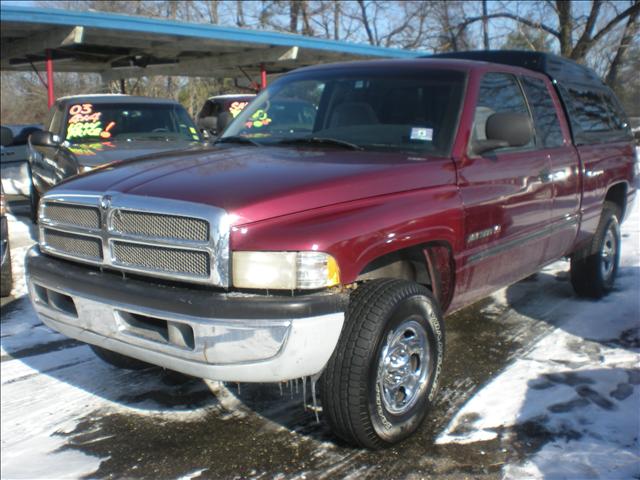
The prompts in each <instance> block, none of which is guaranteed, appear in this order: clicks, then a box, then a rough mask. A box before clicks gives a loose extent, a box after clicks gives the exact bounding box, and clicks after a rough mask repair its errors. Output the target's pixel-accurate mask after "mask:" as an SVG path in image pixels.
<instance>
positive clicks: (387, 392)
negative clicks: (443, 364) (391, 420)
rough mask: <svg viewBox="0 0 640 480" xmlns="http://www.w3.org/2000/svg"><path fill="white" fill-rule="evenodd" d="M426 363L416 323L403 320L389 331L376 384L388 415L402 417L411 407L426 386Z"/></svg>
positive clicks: (422, 333)
mask: <svg viewBox="0 0 640 480" xmlns="http://www.w3.org/2000/svg"><path fill="white" fill-rule="evenodd" d="M429 364H430V352H429V343H428V339H427V332H426V330H425V328H424V327H423V326H422V325H421V324H420V323H418V322H417V321H415V320H407V321H405V322H404V323H402V324H401V325H399V326H398V328H396V329H395V330H393V331H391V332H389V335H388V336H387V342H386V344H385V346H384V347H383V348H382V351H381V354H380V363H379V367H378V375H377V379H376V381H377V383H378V387H379V389H380V392H381V397H382V402H383V404H384V406H385V408H386V409H387V410H388V411H389V412H390V413H392V414H394V415H402V414H404V413H406V412H407V411H409V410H410V409H411V407H413V406H414V405H415V403H416V402H417V401H418V399H419V398H420V394H421V393H422V392H424V390H425V387H426V385H427V381H428V379H429Z"/></svg>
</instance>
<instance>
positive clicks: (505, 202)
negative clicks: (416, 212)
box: [458, 72, 553, 303]
mask: <svg viewBox="0 0 640 480" xmlns="http://www.w3.org/2000/svg"><path fill="white" fill-rule="evenodd" d="M499 112H515V113H524V114H526V115H530V112H529V108H528V106H527V103H526V101H525V97H524V95H523V92H522V88H521V85H520V82H519V80H518V79H517V78H516V77H515V76H514V75H511V74H508V73H497V72H490V73H486V74H484V76H483V77H482V79H481V81H480V85H479V91H478V101H477V103H476V108H475V114H474V123H473V129H472V135H471V140H470V142H471V147H473V145H474V142H481V141H482V140H486V135H485V126H486V122H487V119H488V118H489V117H490V116H491V115H492V114H494V113H499ZM532 124H533V120H532ZM550 168H551V164H550V158H549V156H548V155H546V154H545V153H544V152H541V151H540V150H539V149H538V148H537V147H536V140H535V138H534V139H532V140H531V141H530V142H529V144H527V145H525V146H523V147H517V148H513V147H509V148H499V149H496V150H491V151H489V152H487V153H484V154H482V155H472V154H471V155H469V156H468V157H466V158H464V159H463V160H462V161H461V163H460V165H459V168H458V179H459V188H460V195H461V198H462V202H463V205H464V209H465V232H464V239H465V250H464V253H463V254H462V256H461V258H459V259H458V261H459V262H460V264H461V268H459V276H458V289H459V290H458V291H459V293H460V295H461V298H460V302H461V303H469V302H470V301H473V300H475V299H478V298H481V297H484V296H486V295H487V294H488V293H490V292H492V291H495V290H496V289H498V288H500V287H503V286H505V285H508V284H509V283H512V282H514V281H517V280H518V279H520V278H523V277H525V276H527V275H529V274H531V273H533V272H535V271H536V270H537V269H538V268H539V266H540V265H541V264H542V262H543V258H544V251H545V243H546V236H545V228H546V227H547V225H548V222H549V216H550V211H551V206H552V202H553V191H552V187H551V183H549V182H548V181H547V180H546V177H545V175H548V172H549V171H550Z"/></svg>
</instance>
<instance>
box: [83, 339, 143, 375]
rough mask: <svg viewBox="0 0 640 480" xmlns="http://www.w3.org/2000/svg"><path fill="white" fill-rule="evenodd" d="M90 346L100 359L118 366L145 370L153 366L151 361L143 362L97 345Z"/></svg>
mask: <svg viewBox="0 0 640 480" xmlns="http://www.w3.org/2000/svg"><path fill="white" fill-rule="evenodd" d="M89 346H90V347H91V350H93V353H95V354H96V356H97V357H98V358H99V359H100V360H102V361H103V362H106V363H108V364H109V365H113V366H114V367H117V368H124V369H125V370H144V369H145V368H152V367H153V365H151V364H150V363H147V362H143V361H142V360H138V359H135V358H131V357H127V356H125V355H121V354H119V353H116V352H112V351H111V350H106V349H104V348H102V347H97V346H95V345H89Z"/></svg>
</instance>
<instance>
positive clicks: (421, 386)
mask: <svg viewBox="0 0 640 480" xmlns="http://www.w3.org/2000/svg"><path fill="white" fill-rule="evenodd" d="M443 356H444V329H443V323H442V314H441V312H440V308H439V306H438V303H437V301H436V300H435V298H434V297H433V295H432V293H431V292H430V291H429V290H428V289H427V288H425V287H423V286H421V285H418V284H416V283H413V282H408V281H404V280H390V279H383V280H374V281H371V282H367V283H365V284H363V285H362V286H360V287H358V288H357V289H356V290H355V291H354V293H353V294H352V295H351V298H350V300H349V307H348V310H347V316H346V320H345V326H344V330H343V332H342V335H341V336H340V340H339V341H338V345H337V346H336V349H335V351H334V352H333V355H332V357H331V359H330V360H329V363H328V364H327V367H326V369H325V371H324V373H323V375H322V378H321V398H322V406H323V412H324V415H325V417H326V419H327V421H328V423H329V425H330V426H331V427H332V429H333V431H334V432H335V433H336V434H337V435H338V436H339V437H341V438H342V439H343V440H345V441H347V442H349V443H352V444H355V445H358V446H363V447H366V448H382V447H386V446H390V445H392V444H394V443H397V442H399V441H401V440H403V439H404V438H406V437H408V436H409V435H411V434H412V433H413V432H415V431H416V430H417V429H418V427H419V426H420V424H421V423H422V420H423V419H424V417H425V415H426V413H427V411H428V410H429V408H430V406H431V403H432V401H433V399H434V396H435V393H436V391H437V385H438V377H439V375H440V371H441V368H442V361H443Z"/></svg>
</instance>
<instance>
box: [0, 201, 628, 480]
mask: <svg viewBox="0 0 640 480" xmlns="http://www.w3.org/2000/svg"><path fill="white" fill-rule="evenodd" d="M638 207H639V206H638V202H636V208H635V209H634V212H633V216H632V217H631V218H630V219H628V220H627V222H625V224H624V225H623V237H624V238H623V250H622V251H623V257H622V265H621V269H620V272H619V279H618V283H617V287H616V291H615V292H613V293H612V294H611V295H610V296H609V297H607V298H606V299H604V300H602V301H599V302H592V301H587V300H578V299H576V298H575V297H573V296H571V294H568V295H566V296H564V297H558V300H557V301H556V300H555V297H554V296H553V295H549V294H544V295H540V298H543V299H546V300H543V301H546V302H548V305H544V308H537V307H536V309H537V310H536V311H542V310H544V312H545V315H546V316H545V315H542V316H540V318H538V315H532V314H531V311H529V312H527V311H525V309H520V310H519V306H518V305H519V303H518V302H519V301H518V300H514V299H513V298H512V297H511V298H510V295H509V290H507V289H504V290H501V291H500V292H497V293H496V294H495V295H494V296H493V297H492V301H491V303H490V304H489V305H488V306H487V307H486V308H485V310H491V309H494V310H495V311H496V312H497V313H500V314H501V315H502V313H501V312H503V310H506V313H504V315H507V316H508V317H509V318H511V321H512V323H513V322H520V323H518V324H517V325H518V327H517V328H515V329H513V332H515V333H516V334H517V333H518V332H519V331H520V330H518V328H520V327H519V326H520V325H522V328H523V329H526V328H532V327H531V326H532V325H536V324H538V325H540V324H543V323H545V322H547V323H548V325H546V324H545V325H544V327H545V328H541V329H540V332H543V333H541V334H540V335H538V334H537V333H536V334H535V335H529V336H527V335H525V334H524V333H523V334H522V335H521V336H522V343H523V344H524V346H523V347H522V349H519V350H517V351H515V352H513V354H514V355H515V357H509V358H515V360H513V361H511V363H509V364H508V365H507V366H506V367H504V368H503V369H502V371H501V372H498V373H497V374H496V376H494V377H493V378H492V379H491V380H490V381H489V382H488V383H487V384H486V385H485V386H484V387H482V388H479V389H475V387H474V386H473V384H471V386H469V387H468V388H471V389H475V394H474V395H473V396H472V397H471V398H470V399H469V400H468V401H467V402H466V404H465V405H464V406H463V407H462V408H460V409H459V410H458V411H457V412H456V409H457V408H458V404H457V403H456V402H449V403H450V404H451V408H452V411H453V412H454V413H453V414H452V415H454V416H453V418H452V420H451V422H450V423H449V425H448V426H447V427H446V428H445V429H444V431H442V432H441V434H440V435H439V436H438V437H437V440H436V441H437V442H438V443H439V444H453V445H455V444H460V443H464V444H466V445H467V448H468V447H469V446H474V445H477V447H476V448H477V450H478V451H480V450H483V449H486V448H487V446H488V445H489V444H490V443H491V442H488V443H487V442H486V440H491V439H498V440H499V445H500V446H499V447H498V448H505V449H508V450H509V455H508V459H509V461H508V462H507V464H506V465H505V466H504V468H503V470H502V474H503V476H504V477H505V478H509V479H511V478H572V479H581V480H582V479H586V478H600V479H603V480H605V479H606V480H609V479H613V478H632V477H634V476H636V478H640V452H639V443H638V436H639V433H640V432H639V430H640V424H639V421H640V420H639V418H640V413H639V412H640V409H639V407H640V345H639V344H640V339H639V336H640V335H639V327H640V324H639V323H640V208H638ZM24 221H25V219H20V218H19V219H16V218H14V217H11V218H10V235H11V242H12V254H13V269H14V280H15V287H14V292H13V293H14V296H15V297H16V300H14V301H13V302H12V303H11V305H9V307H8V308H5V306H3V317H2V349H1V361H0V376H1V382H2V388H1V389H0V396H1V409H0V410H1V415H0V422H1V430H2V435H1V446H2V448H1V471H2V474H1V475H2V478H7V479H18V478H29V479H32V478H33V479H35V478H78V477H83V476H95V474H96V472H97V471H98V469H99V468H100V466H101V463H104V462H107V461H108V460H109V459H112V458H111V457H116V456H117V454H116V453H114V452H112V451H111V450H110V449H106V450H105V449H103V450H100V451H101V452H104V453H103V454H102V455H99V454H93V455H92V454H89V453H86V452H88V451H91V449H79V448H74V447H75V446H78V445H79V443H74V442H84V445H87V444H90V443H91V442H95V443H96V444H98V443H100V442H103V443H104V437H105V435H114V434H113V433H105V431H104V430H101V428H100V426H99V425H100V424H101V423H100V421H99V420H100V419H101V418H104V417H105V416H108V415H110V414H112V413H119V414H124V415H126V416H129V417H131V416H137V417H138V418H142V417H144V418H151V419H152V420H153V422H163V419H167V418H171V419H172V420H179V421H186V422H190V421H194V422H196V423H195V424H194V425H197V422H199V421H201V420H202V416H204V415H207V414H208V412H211V411H212V410H213V409H215V408H217V407H216V405H217V404H216V403H215V401H214V400H213V396H211V400H204V401H201V402H200V403H197V404H196V405H195V406H194V405H191V404H190V405H186V404H180V405H177V406H175V405H169V406H167V404H159V403H158V402H157V401H155V400H154V399H153V398H154V397H153V395H151V394H153V393H158V392H159V393H158V394H159V395H160V396H166V395H167V394H168V395H171V388H170V387H167V385H166V384H164V383H163V382H162V381H161V380H160V379H158V378H157V376H155V375H149V374H146V375H145V374H144V373H140V372H128V371H120V370H117V369H115V368H112V367H110V366H107V365H106V364H104V363H102V362H101V361H100V360H98V359H97V358H96V357H95V356H94V355H93V353H92V352H91V350H90V349H89V348H88V347H87V346H84V345H80V344H78V343H76V342H74V341H72V340H69V339H66V338H65V337H63V336H61V335H59V334H57V333H55V332H53V331H51V330H49V329H48V328H47V327H45V326H44V325H42V323H41V322H40V321H39V320H38V319H37V317H36V315H35V313H34V311H33V309H32V307H31V305H30V303H29V301H28V299H27V297H26V296H25V293H26V289H25V286H24V269H23V258H24V254H25V252H26V250H27V248H28V245H29V244H31V243H33V239H32V235H33V229H29V228H28V227H27V226H26V223H23V222H24ZM566 268H567V264H566V262H558V263H556V264H554V265H551V266H549V267H547V268H546V269H545V270H544V271H543V274H542V276H545V274H546V276H545V280H544V282H546V283H544V282H543V281H539V282H533V283H529V284H527V283H524V284H520V286H519V287H518V292H520V294H523V292H524V295H530V296H532V298H533V300H532V303H533V304H535V303H536V302H538V300H537V298H538V297H537V296H536V293H538V294H539V293H540V292H537V290H536V289H537V288H539V285H540V284H543V283H544V284H545V285H546V287H551V288H548V290H550V291H552V292H553V291H554V288H553V287H554V284H553V282H555V281H556V279H558V280H564V279H565V278H566ZM563 275H564V277H563ZM523 285H524V287H523ZM558 285H559V286H561V287H564V288H567V287H566V282H565V283H564V284H560V283H558ZM520 306H521V303H520ZM525 317H527V318H525ZM529 317H530V318H529ZM514 319H515V320H514ZM518 319H521V320H518ZM541 320H542V321H541ZM479 328H480V327H479ZM532 338H533V339H534V340H531V339H532ZM496 348H502V347H499V346H498V347H496ZM465 378H466V377H465ZM462 380H464V381H466V380H465V379H462ZM462 380H461V381H462ZM456 382H457V380H456V381H455V382H454V383H453V386H454V387H455V385H457V383H456ZM456 388H457V389H458V390H460V391H463V390H465V388H467V387H465V388H463V386H459V387H456ZM197 393H204V392H197ZM206 393H208V392H206ZM463 394H464V392H463ZM223 397H224V396H223ZM132 398H134V399H136V398H139V399H136V400H131V399H132ZM182 398H184V397H182ZM207 398H209V397H207ZM462 398H467V397H466V396H464V395H463V397H462ZM224 400H225V399H224V398H221V399H220V402H221V403H224ZM231 400H233V398H232V399H231ZM441 401H442V400H441ZM461 401H462V400H461ZM294 413H295V412H294ZM247 415H254V414H253V413H251V412H249V413H247ZM255 416H256V417H257V416H258V414H257V413H256V414H255ZM446 416H448V414H447V415H446ZM214 417H215V416H214ZM225 418H226V417H225ZM229 418H234V419H235V420H234V421H238V418H239V417H238V416H236V415H232V416H231V417H229ZM223 419H224V418H223ZM208 421H210V422H211V421H213V418H211V417H209V419H208ZM265 421H266V419H265ZM87 422H88V424H89V432H88V433H87V430H86V429H87V425H86V424H87ZM81 423H82V424H83V427H82V429H81V430H82V432H83V434H82V435H81V436H78V435H71V434H70V432H74V431H75V430H77V429H78V428H79V425H80V424H81ZM257 423H258V424H259V425H262V423H260V422H257ZM266 423H268V422H266ZM134 424H135V422H134ZM168 428H169V430H171V427H168ZM174 428H175V424H174ZM190 428H191V427H190V426H189V427H188V430H189V429H190ZM238 428H241V423H239V424H238V425H237V426H235V427H230V430H229V432H232V431H233V430H236V429H238ZM261 428H262V429H264V428H265V427H264V426H263V427H261ZM191 431H192V430H189V432H191ZM195 431H197V430H196V427H195V426H194V427H193V432H195ZM243 431H244V430H243ZM189 435H191V433H189ZM274 438H276V436H275V434H274V433H272V432H271V433H269V435H265V436H264V439H263V440H262V441H264V442H265V446H264V448H265V451H269V449H270V448H271V447H272V443H273V439H274ZM430 438H431V437H430V436H429V439H424V440H423V442H429V441H430ZM79 439H80V440H79ZM325 440H326V439H325ZM127 441H128V439H127V438H118V439H117V440H114V442H117V443H120V442H127ZM149 441H151V442H153V441H155V442H161V443H164V442H165V440H164V439H163V438H160V439H158V438H153V439H151V438H150V439H149ZM291 441H292V442H296V443H298V444H300V440H299V436H297V435H296V434H295V432H294V433H293V434H292V435H291ZM308 441H309V442H311V443H312V444H313V451H315V452H316V453H315V454H314V455H316V454H317V456H318V458H315V457H314V456H313V455H311V456H309V457H306V458H305V459H304V461H303V462H302V463H301V464H300V465H299V468H300V469H301V472H305V471H309V472H314V470H312V469H311V468H312V467H311V466H310V465H309V462H311V463H313V462H315V463H313V464H314V465H321V466H322V468H324V470H322V471H323V472H324V473H326V475H325V477H326V476H331V473H330V472H331V471H333V470H332V469H333V468H336V469H337V470H336V472H338V471H340V472H342V474H343V475H346V474H347V473H348V474H349V476H350V477H352V478H357V477H358V476H359V472H360V473H362V472H371V471H372V468H373V467H374V466H375V465H376V464H377V462H379V461H382V460H381V459H382V457H380V456H378V457H375V458H376V460H375V461H374V462H373V463H366V461H365V463H362V462H363V460H362V459H363V458H367V453H366V452H364V451H360V450H352V449H342V447H340V446H336V445H334V444H333V443H330V444H329V443H326V442H325V443H323V440H321V441H320V442H318V441H317V440H308ZM70 442H71V443H70ZM493 442H494V444H495V440H494V441H493ZM207 444H208V442H204V443H195V447H194V449H196V450H198V449H200V448H205V446H206V445H207ZM407 446H408V448H411V449H412V450H413V451H415V449H416V448H417V449H419V451H418V453H417V457H418V459H421V458H422V457H424V460H425V463H426V464H429V462H430V458H429V455H433V454H434V453H433V449H431V450H430V449H429V446H428V445H426V444H425V445H421V444H420V443H419V442H411V441H409V443H408V444H405V446H404V447H403V446H400V447H399V449H400V450H402V449H403V448H407ZM136 447H137V446H135V445H131V446H130V448H131V449H132V450H136ZM274 448H275V447H274ZM280 448H282V447H280ZM460 448H462V447H460ZM331 452H333V453H331ZM429 452H430V453H429ZM392 454H393V452H391V453H390V454H389V455H387V457H389V456H393V455H392ZM120 455H122V454H120ZM332 455H333V456H332ZM379 455H382V456H384V455H385V454H383V453H380V454H379ZM224 456H225V455H224V454H222V456H221V457H220V458H217V459H216V460H215V461H213V462H209V463H207V462H205V461H202V460H196V461H193V460H192V463H185V465H184V472H185V473H183V474H181V475H176V476H174V478H177V477H180V476H181V477H182V478H199V477H203V478H204V477H209V476H211V475H213V473H212V472H215V468H216V465H217V466H218V467H219V466H220V463H218V464H216V463H215V462H216V461H217V462H224V461H225V459H224V458H223V457H224ZM115 460H118V459H117V458H115ZM397 460H398V461H400V462H405V461H406V460H403V459H402V458H401V457H398V459H397ZM143 461H144V460H143ZM385 461H386V462H387V463H386V464H383V465H386V466H390V468H391V467H393V468H395V467H394V465H395V464H393V463H390V462H391V461H390V460H388V459H387V460H385ZM394 461H395V460H394ZM305 462H307V466H305ZM332 462H333V463H332ZM141 466H142V465H141ZM136 467H137V464H136V465H134V466H133V467H132V468H136ZM280 468H281V467H280V466H276V467H275V470H272V473H273V475H271V476H273V477H275V476H277V475H280V476H282V475H283V474H281V473H280V474H277V472H278V471H282V470H280ZM415 468H417V467H415ZM145 471H147V472H149V471H154V470H153V466H151V467H149V466H147V469H146V470H145ZM261 471H262V472H263V473H264V477H265V478H268V477H269V476H270V474H267V473H265V472H264V471H263V470H261V467H258V468H257V469H254V470H251V472H254V473H253V474H251V475H254V474H255V475H257V476H260V475H262V473H255V472H261ZM319 472H320V471H319V470H315V475H316V476H318V475H319ZM276 474H277V475H276ZM309 475H311V476H313V475H312V474H311V473H310V474H309ZM336 475H337V476H338V475H340V474H338V473H336ZM285 476H286V475H285ZM302 477H304V475H302ZM302 477H300V478H302ZM283 478H284V477H283ZM448 478H455V477H448Z"/></svg>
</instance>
